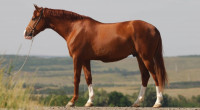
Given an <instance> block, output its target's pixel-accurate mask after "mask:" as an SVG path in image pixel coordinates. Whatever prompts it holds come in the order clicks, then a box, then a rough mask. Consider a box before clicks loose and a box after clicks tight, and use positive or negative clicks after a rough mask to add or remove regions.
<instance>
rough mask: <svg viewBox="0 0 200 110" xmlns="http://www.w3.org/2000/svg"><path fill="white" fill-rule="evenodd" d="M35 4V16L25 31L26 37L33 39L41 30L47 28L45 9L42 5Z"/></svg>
mask: <svg viewBox="0 0 200 110" xmlns="http://www.w3.org/2000/svg"><path fill="white" fill-rule="evenodd" d="M34 6H35V11H34V12H33V16H32V18H31V20H30V22H29V24H28V26H27V27H26V30H25V31H24V38H25V39H32V37H34V36H36V35H37V34H38V33H39V32H41V31H43V30H44V29H45V28H46V25H45V19H44V16H43V15H44V14H43V13H44V9H43V8H42V7H38V6H37V5H34Z"/></svg>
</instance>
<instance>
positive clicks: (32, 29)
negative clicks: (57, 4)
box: [28, 8, 43, 37]
mask: <svg viewBox="0 0 200 110" xmlns="http://www.w3.org/2000/svg"><path fill="white" fill-rule="evenodd" d="M42 15H43V8H42V11H41V12H40V17H39V19H38V20H37V22H36V23H35V24H34V26H33V28H32V27H31V26H29V25H28V28H30V29H31V33H32V36H31V37H33V34H34V32H35V28H36V26H37V25H38V23H39V22H40V20H41V18H42Z"/></svg>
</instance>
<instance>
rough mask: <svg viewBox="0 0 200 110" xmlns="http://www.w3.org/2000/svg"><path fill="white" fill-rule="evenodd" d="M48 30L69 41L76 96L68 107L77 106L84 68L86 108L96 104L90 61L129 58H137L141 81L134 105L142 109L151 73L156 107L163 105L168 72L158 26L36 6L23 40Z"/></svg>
mask: <svg viewBox="0 0 200 110" xmlns="http://www.w3.org/2000/svg"><path fill="white" fill-rule="evenodd" d="M46 28H50V29H52V30H54V31H56V32H57V33H58V34H59V35H60V36H62V37H63V38H64V39H65V40H66V42H67V46H68V50H69V54H70V56H71V57H72V59H73V65H74V95H73V98H72V99H71V100H70V101H69V102H68V104H67V106H74V103H75V101H76V100H77V99H78V91H79V83H80V75H81V69H82V68H83V71H84V74H85V79H86V82H87V84H88V90H89V99H88V101H87V103H86V104H85V106H92V105H93V97H94V92H93V88H92V75H91V65H90V61H91V60H101V61H103V62H114V61H118V60H121V59H124V58H126V57H128V56H129V55H133V56H135V57H137V60H138V64H139V68H140V71H141V79H142V85H141V90H140V93H139V96H138V98H137V100H136V101H135V103H134V104H133V106H134V107H138V106H140V103H141V102H142V101H143V99H144V94H145V90H146V87H147V83H148V80H149V77H150V74H149V72H150V73H151V75H152V77H153V79H154V81H155V85H156V92H157V100H156V102H155V104H154V106H153V107H160V106H161V101H162V90H163V88H164V86H165V83H167V73H166V70H165V66H164V61H163V54H162V41H161V36H160V33H159V31H158V30H157V29H156V27H154V26H153V25H151V24H149V23H147V22H144V21H141V20H134V21H126V22H120V23H101V22H98V21H96V20H94V19H92V18H90V17H88V16H83V15H79V14H76V13H74V12H70V11H65V10H58V9H49V8H42V7H38V6H36V5H35V11H34V13H33V16H32V19H31V21H30V23H29V24H28V26H27V28H26V30H25V33H24V37H25V38H26V39H32V37H34V36H36V35H37V34H38V33H39V32H41V31H43V30H44V29H46Z"/></svg>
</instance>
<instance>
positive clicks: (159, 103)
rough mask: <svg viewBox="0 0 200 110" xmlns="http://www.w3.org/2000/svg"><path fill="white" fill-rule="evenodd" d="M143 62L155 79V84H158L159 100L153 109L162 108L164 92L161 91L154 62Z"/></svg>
mask: <svg viewBox="0 0 200 110" xmlns="http://www.w3.org/2000/svg"><path fill="white" fill-rule="evenodd" d="M143 62H144V64H145V66H146V68H147V69H148V70H149V72H150V73H151V75H152V77H153V79H154V81H155V84H156V95H157V99H156V102H155V104H154V106H153V107H161V101H162V99H163V96H162V92H161V91H160V89H159V83H158V79H157V76H156V73H155V68H154V61H153V60H144V59H143Z"/></svg>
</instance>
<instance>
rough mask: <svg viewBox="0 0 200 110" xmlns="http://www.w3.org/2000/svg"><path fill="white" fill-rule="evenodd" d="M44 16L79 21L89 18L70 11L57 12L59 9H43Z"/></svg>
mask: <svg viewBox="0 0 200 110" xmlns="http://www.w3.org/2000/svg"><path fill="white" fill-rule="evenodd" d="M44 10H45V12H44V13H45V16H54V17H59V18H62V19H68V20H72V21H74V20H81V19H86V18H90V17H88V16H84V15H80V14H77V13H74V12H72V11H66V10H59V9H49V8H45V9H44Z"/></svg>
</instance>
